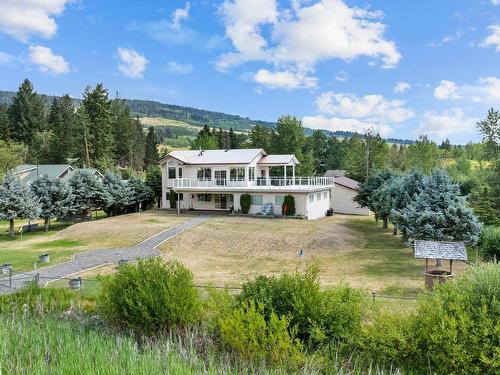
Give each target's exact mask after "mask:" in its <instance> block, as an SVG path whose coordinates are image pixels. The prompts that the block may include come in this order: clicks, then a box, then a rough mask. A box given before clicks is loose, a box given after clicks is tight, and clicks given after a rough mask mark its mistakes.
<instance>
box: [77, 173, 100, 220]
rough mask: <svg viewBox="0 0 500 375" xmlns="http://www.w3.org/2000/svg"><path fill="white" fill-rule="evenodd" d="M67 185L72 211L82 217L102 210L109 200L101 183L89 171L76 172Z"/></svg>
mask: <svg viewBox="0 0 500 375" xmlns="http://www.w3.org/2000/svg"><path fill="white" fill-rule="evenodd" d="M68 185H69V187H70V189H71V192H72V194H73V211H75V212H77V213H79V214H81V215H82V217H83V216H85V215H88V214H90V213H91V211H92V210H96V209H98V208H102V207H103V206H104V204H105V202H106V201H107V200H109V197H108V195H107V192H106V191H105V190H104V187H103V185H102V182H101V181H100V180H99V179H98V178H97V177H96V176H95V175H93V174H92V173H91V172H89V171H86V170H77V171H76V172H75V173H74V174H73V175H72V176H71V177H70V179H69V181H68Z"/></svg>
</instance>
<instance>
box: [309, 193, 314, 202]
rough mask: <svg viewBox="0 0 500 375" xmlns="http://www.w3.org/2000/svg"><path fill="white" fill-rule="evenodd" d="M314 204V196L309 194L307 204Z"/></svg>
mask: <svg viewBox="0 0 500 375" xmlns="http://www.w3.org/2000/svg"><path fill="white" fill-rule="evenodd" d="M312 202H314V194H309V203H312Z"/></svg>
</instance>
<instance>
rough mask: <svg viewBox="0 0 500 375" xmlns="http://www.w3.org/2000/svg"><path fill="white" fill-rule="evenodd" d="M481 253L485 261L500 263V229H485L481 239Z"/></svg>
mask: <svg viewBox="0 0 500 375" xmlns="http://www.w3.org/2000/svg"><path fill="white" fill-rule="evenodd" d="M478 246H479V253H480V254H481V258H483V259H484V260H488V261H489V260H494V259H496V261H500V228H499V227H494V226H489V227H485V228H484V230H483V233H482V234H481V237H479V242H478Z"/></svg>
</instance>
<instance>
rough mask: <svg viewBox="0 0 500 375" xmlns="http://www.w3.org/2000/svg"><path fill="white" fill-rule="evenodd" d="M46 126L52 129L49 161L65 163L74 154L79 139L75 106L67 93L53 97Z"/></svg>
mask: <svg viewBox="0 0 500 375" xmlns="http://www.w3.org/2000/svg"><path fill="white" fill-rule="evenodd" d="M48 126H49V129H50V130H51V131H52V139H51V144H50V157H51V160H50V161H51V162H54V163H60V164H62V163H67V159H69V158H72V157H74V156H75V154H76V148H78V146H77V142H78V139H79V135H78V133H77V127H76V113H75V106H74V104H73V99H71V98H70V97H69V95H64V96H62V97H61V98H60V99H57V98H55V99H54V101H53V102H52V106H51V107H50V113H49V117H48Z"/></svg>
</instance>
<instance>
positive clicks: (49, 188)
mask: <svg viewBox="0 0 500 375" xmlns="http://www.w3.org/2000/svg"><path fill="white" fill-rule="evenodd" d="M30 188H31V191H32V193H33V195H34V196H35V198H36V199H37V200H38V202H39V203H40V210H41V211H40V217H41V218H42V219H44V229H45V231H46V232H47V231H48V230H49V225H50V219H51V218H53V217H57V218H59V217H63V216H65V215H67V214H68V212H70V211H71V210H72V208H73V195H72V194H71V190H70V189H69V187H68V185H67V184H66V182H64V181H62V180H60V179H58V178H49V177H47V176H41V177H38V178H37V179H35V180H34V181H33V182H32V183H31V185H30Z"/></svg>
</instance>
